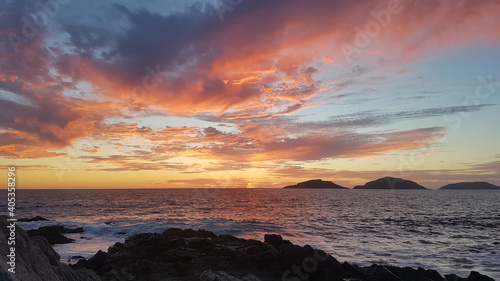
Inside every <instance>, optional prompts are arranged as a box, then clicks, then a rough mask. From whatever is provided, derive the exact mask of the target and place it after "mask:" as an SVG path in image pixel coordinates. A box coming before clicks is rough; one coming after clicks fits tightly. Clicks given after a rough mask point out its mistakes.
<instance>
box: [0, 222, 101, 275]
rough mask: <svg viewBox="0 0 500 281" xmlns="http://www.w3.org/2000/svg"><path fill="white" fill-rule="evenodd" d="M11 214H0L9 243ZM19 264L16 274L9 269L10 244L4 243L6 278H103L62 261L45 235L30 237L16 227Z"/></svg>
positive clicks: (0, 269) (0, 231)
mask: <svg viewBox="0 0 500 281" xmlns="http://www.w3.org/2000/svg"><path fill="white" fill-rule="evenodd" d="M7 225H8V223H7V217H6V216H0V245H7V237H9V236H10V230H9V229H8V228H7ZM15 234H16V245H15V247H16V266H15V272H16V273H15V274H12V273H9V272H8V271H7V269H8V268H7V266H8V264H7V255H8V254H9V253H8V250H9V249H8V247H3V246H2V247H0V280H6V281H45V280H51V281H101V279H100V278H99V277H98V276H97V275H96V274H95V272H94V271H92V270H88V269H81V270H73V269H72V268H71V267H70V266H68V265H66V264H62V263H61V262H60V261H59V259H60V257H59V255H58V254H57V253H56V252H55V251H54V249H52V247H51V246H50V245H49V242H48V241H47V239H46V238H44V237H40V236H39V237H29V236H28V234H27V233H26V232H25V231H24V230H23V229H21V228H20V227H16V229H15Z"/></svg>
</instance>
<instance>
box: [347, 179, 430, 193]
mask: <svg viewBox="0 0 500 281" xmlns="http://www.w3.org/2000/svg"><path fill="white" fill-rule="evenodd" d="M354 189H422V190H425V189H427V188H425V187H423V186H421V185H420V184H418V183H416V182H413V181H410V180H405V179H401V178H393V177H385V178H381V179H378V180H374V181H369V182H367V183H365V185H357V186H355V187H354Z"/></svg>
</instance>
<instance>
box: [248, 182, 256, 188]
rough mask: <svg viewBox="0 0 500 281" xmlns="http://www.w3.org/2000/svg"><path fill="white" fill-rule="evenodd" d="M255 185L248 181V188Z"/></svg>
mask: <svg viewBox="0 0 500 281" xmlns="http://www.w3.org/2000/svg"><path fill="white" fill-rule="evenodd" d="M254 187H255V186H253V183H251V182H249V183H247V188H254Z"/></svg>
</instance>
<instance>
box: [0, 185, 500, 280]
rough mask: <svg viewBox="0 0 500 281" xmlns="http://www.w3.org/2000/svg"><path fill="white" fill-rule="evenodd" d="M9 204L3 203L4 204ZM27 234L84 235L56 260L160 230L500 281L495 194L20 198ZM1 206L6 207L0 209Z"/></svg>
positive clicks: (264, 192)
mask: <svg viewBox="0 0 500 281" xmlns="http://www.w3.org/2000/svg"><path fill="white" fill-rule="evenodd" d="M3 198H6V197H5V196H2V200H3ZM16 199H17V202H16V203H17V210H16V211H17V213H16V216H17V217H18V218H20V217H28V218H31V217H34V216H37V215H38V216H42V217H45V218H48V219H51V220H54V221H48V222H47V221H39V222H26V223H19V225H20V226H21V227H23V228H25V229H26V230H28V229H34V228H38V227H40V226H44V225H53V224H62V225H64V226H66V227H80V226H82V227H83V228H84V232H83V233H77V234H66V236H68V237H70V238H73V239H75V240H76V242H75V243H71V244H64V245H55V249H56V251H58V253H59V254H60V255H61V259H62V260H67V259H69V258H70V257H72V256H76V255H81V256H84V257H87V258H88V257H90V256H92V255H93V254H95V253H96V252H97V251H98V250H106V249H107V248H108V247H109V246H111V245H113V244H114V243H115V242H123V241H124V239H125V238H126V237H128V236H130V235H133V234H137V233H143V232H162V231H164V230H165V229H167V228H171V227H176V228H193V229H206V230H210V231H213V232H215V233H216V234H232V235H235V236H238V237H242V238H252V239H258V240H263V238H264V234H266V233H277V234H280V235H282V236H283V237H284V238H285V239H288V240H290V241H291V242H293V243H296V244H299V245H305V244H309V245H311V246H313V247H317V248H320V249H322V250H324V251H326V252H328V253H330V254H331V255H333V256H334V257H335V258H337V259H338V260H339V261H347V262H350V263H354V264H358V265H370V264H372V263H378V264H392V265H397V266H411V267H418V266H421V267H424V268H426V269H435V270H438V271H439V272H440V273H441V274H448V273H456V274H460V275H468V273H469V271H471V270H475V271H479V272H481V273H483V274H487V275H489V276H491V277H493V278H500V237H499V233H500V192H499V191H439V190H418V191H417V190H320V189H310V190H304V189H155V190H18V193H17V198H16ZM2 203H4V202H3V201H2Z"/></svg>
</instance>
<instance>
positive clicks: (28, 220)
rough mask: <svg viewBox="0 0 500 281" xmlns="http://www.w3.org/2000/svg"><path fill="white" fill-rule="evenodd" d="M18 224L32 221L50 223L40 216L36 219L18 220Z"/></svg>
mask: <svg viewBox="0 0 500 281" xmlns="http://www.w3.org/2000/svg"><path fill="white" fill-rule="evenodd" d="M17 221H18V222H32V221H49V220H48V219H46V218H43V217H40V216H36V217H34V218H31V219H29V218H21V219H18V220H17Z"/></svg>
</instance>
